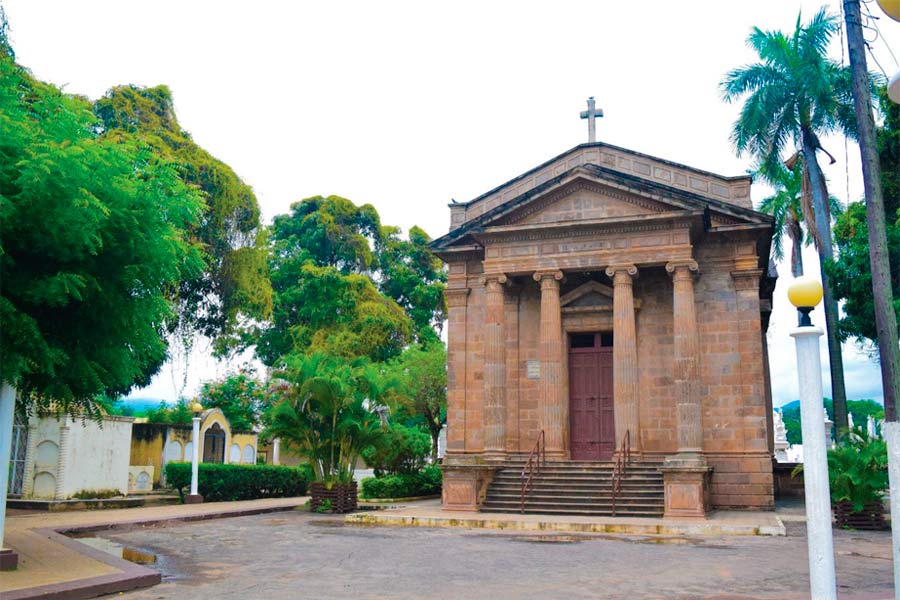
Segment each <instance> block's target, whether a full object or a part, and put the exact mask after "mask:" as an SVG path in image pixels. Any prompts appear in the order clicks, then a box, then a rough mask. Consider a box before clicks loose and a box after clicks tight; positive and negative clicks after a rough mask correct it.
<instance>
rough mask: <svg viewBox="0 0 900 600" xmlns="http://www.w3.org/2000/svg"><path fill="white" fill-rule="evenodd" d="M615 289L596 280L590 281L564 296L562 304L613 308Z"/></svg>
mask: <svg viewBox="0 0 900 600" xmlns="http://www.w3.org/2000/svg"><path fill="white" fill-rule="evenodd" d="M612 301H613V289H612V288H611V287H609V286H608V285H603V284H602V283H598V282H596V281H588V282H587V283H583V284H581V285H579V286H578V287H577V288H575V289H574V290H572V291H571V292H569V293H568V294H566V295H564V296H562V297H561V298H560V299H559V304H560V306H562V307H564V308H584V307H597V308H602V307H610V308H612Z"/></svg>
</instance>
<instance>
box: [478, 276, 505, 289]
mask: <svg viewBox="0 0 900 600" xmlns="http://www.w3.org/2000/svg"><path fill="white" fill-rule="evenodd" d="M480 281H481V285H483V286H484V287H488V286H490V285H492V284H493V285H503V284H504V283H506V282H507V281H508V279H507V277H506V275H505V274H503V273H486V274H484V275H482V276H481V280H480Z"/></svg>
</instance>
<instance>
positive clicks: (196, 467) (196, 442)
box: [191, 415, 200, 496]
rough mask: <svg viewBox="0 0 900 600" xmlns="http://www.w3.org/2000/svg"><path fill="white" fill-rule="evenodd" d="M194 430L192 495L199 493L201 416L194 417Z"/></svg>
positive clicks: (192, 438)
mask: <svg viewBox="0 0 900 600" xmlns="http://www.w3.org/2000/svg"><path fill="white" fill-rule="evenodd" d="M193 421H194V431H193V433H192V434H191V445H192V446H193V448H192V449H191V496H196V495H197V479H198V477H199V476H198V471H199V468H200V467H199V463H200V417H199V415H198V416H196V417H194V419H193Z"/></svg>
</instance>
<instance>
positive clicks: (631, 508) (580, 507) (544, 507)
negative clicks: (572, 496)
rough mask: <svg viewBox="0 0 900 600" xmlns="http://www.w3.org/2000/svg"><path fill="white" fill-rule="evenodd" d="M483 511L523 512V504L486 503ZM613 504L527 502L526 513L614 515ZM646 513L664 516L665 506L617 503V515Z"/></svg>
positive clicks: (516, 502)
mask: <svg viewBox="0 0 900 600" xmlns="http://www.w3.org/2000/svg"><path fill="white" fill-rule="evenodd" d="M481 508H482V510H488V511H491V512H520V511H521V510H522V504H521V502H518V501H515V502H512V501H511V502H501V501H498V502H491V503H489V504H488V503H485V504H484V505H483V506H482V507H481ZM612 510H613V507H612V503H611V502H591V503H588V502H584V503H578V504H573V503H563V502H529V501H528V500H526V501H525V512H552V513H559V514H579V513H587V514H592V513H593V514H596V513H607V514H612ZM637 512H640V513H645V514H652V515H662V514H663V506H662V505H661V504H656V503H652V504H649V503H648V504H637V503H630V504H624V503H618V502H617V503H616V514H621V515H625V514H634V513H637Z"/></svg>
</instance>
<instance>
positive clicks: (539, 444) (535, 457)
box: [519, 429, 547, 514]
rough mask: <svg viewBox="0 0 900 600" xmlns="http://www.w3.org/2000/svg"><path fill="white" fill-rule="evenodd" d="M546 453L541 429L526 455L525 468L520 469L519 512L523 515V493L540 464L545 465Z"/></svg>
mask: <svg viewBox="0 0 900 600" xmlns="http://www.w3.org/2000/svg"><path fill="white" fill-rule="evenodd" d="M546 452H547V448H546V444H545V442H544V430H543V429H541V432H540V433H539V434H538V438H537V441H536V442H535V443H534V448H532V449H531V453H529V454H528V460H527V461H525V466H524V467H522V495H521V503H520V506H519V510H520V511H521V512H522V513H523V514H524V513H525V493H526V491H528V488H529V487H530V486H531V480H532V479H534V476H535V474H537V473H539V472H540V470H541V465H542V464H543V465H544V466H546V465H547V453H546ZM526 475H527V477H526Z"/></svg>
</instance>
